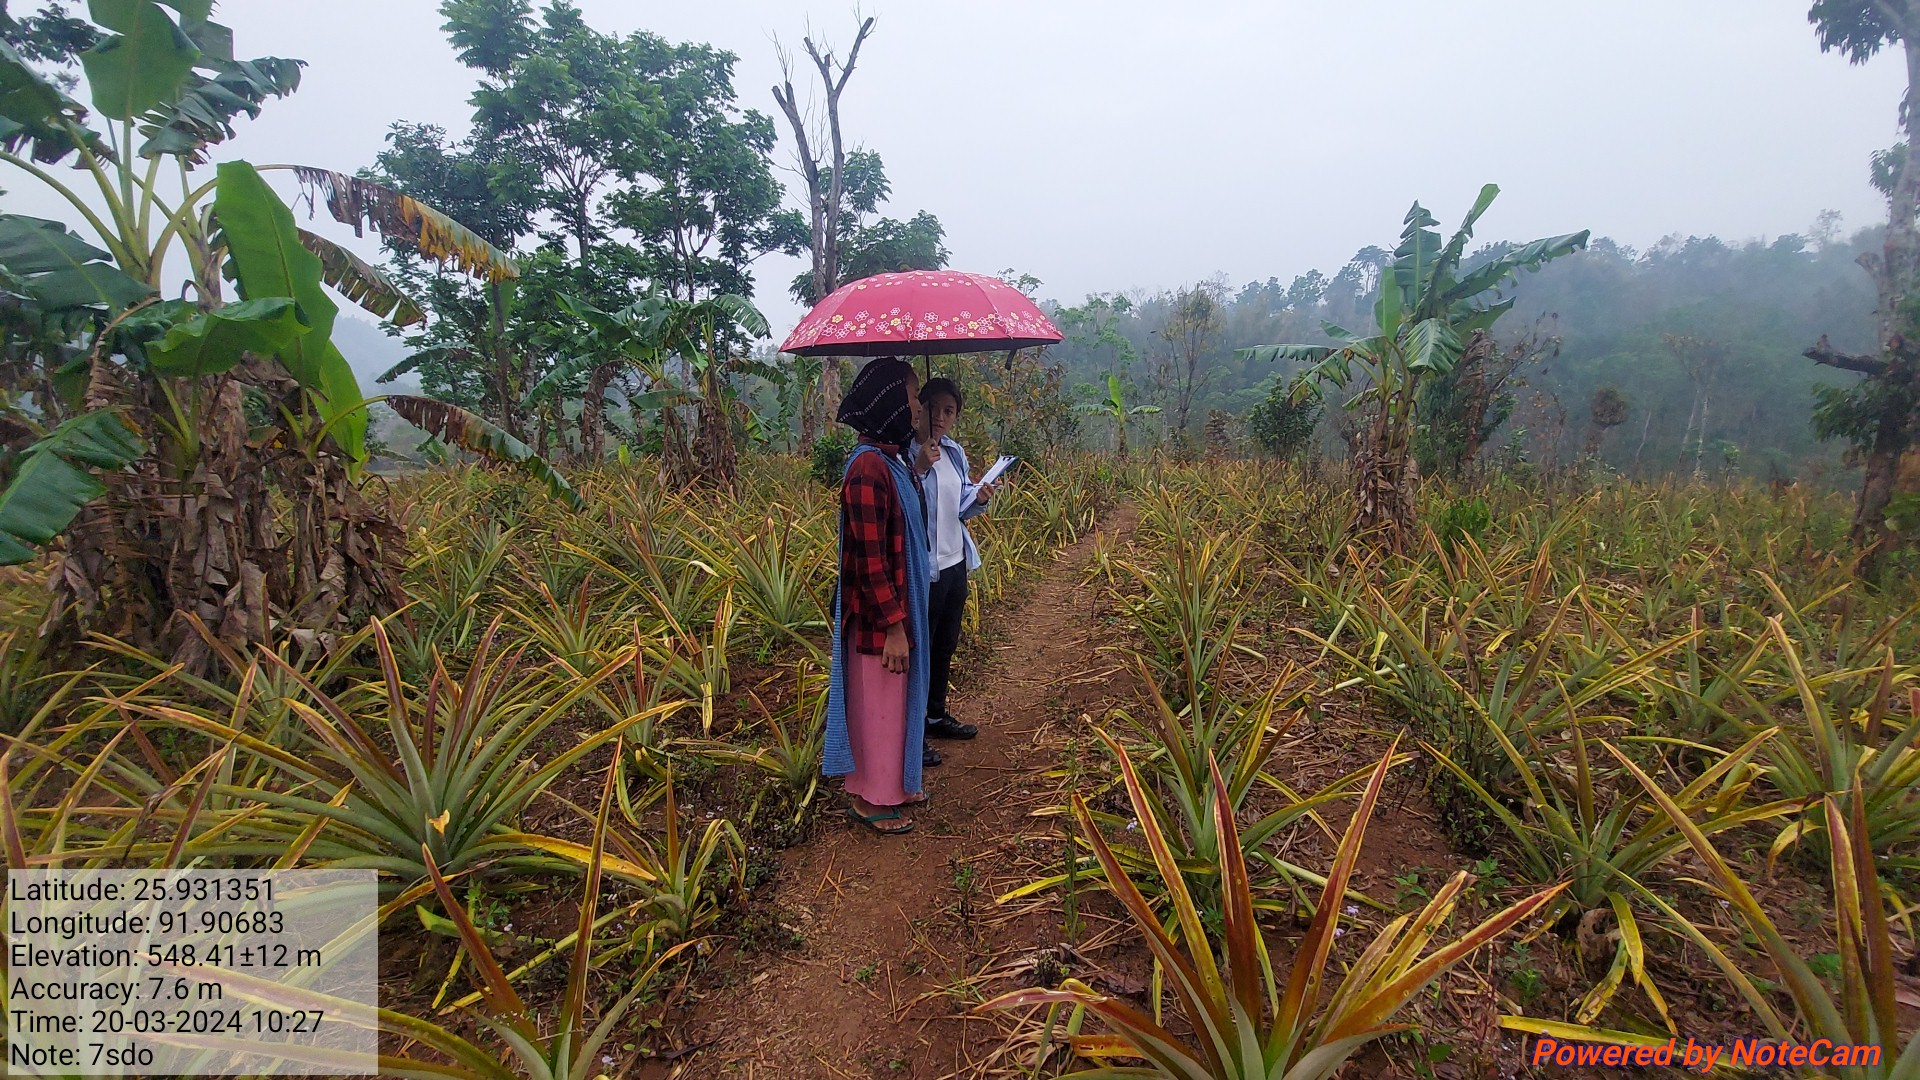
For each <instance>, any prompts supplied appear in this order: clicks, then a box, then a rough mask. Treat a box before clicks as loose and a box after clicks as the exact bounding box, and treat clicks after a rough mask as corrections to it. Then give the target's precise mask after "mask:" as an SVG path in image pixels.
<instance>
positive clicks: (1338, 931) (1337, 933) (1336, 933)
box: [1333, 926, 1347, 937]
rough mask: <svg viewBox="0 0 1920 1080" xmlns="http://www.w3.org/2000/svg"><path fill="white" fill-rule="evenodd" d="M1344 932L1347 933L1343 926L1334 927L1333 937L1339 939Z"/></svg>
mask: <svg viewBox="0 0 1920 1080" xmlns="http://www.w3.org/2000/svg"><path fill="white" fill-rule="evenodd" d="M1346 932H1347V928H1346V927H1344V926H1336V927H1334V928H1333V936H1334V937H1339V936H1340V935H1341V934H1344V933H1346Z"/></svg>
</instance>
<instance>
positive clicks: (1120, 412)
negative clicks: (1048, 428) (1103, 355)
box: [1080, 375, 1160, 460]
mask: <svg viewBox="0 0 1920 1080" xmlns="http://www.w3.org/2000/svg"><path fill="white" fill-rule="evenodd" d="M1080 408H1081V410H1082V411H1084V412H1088V413H1091V414H1093V415H1095V416H1104V417H1106V418H1107V419H1108V420H1109V421H1111V422H1112V423H1113V445H1114V451H1115V452H1116V453H1118V454H1119V455H1120V457H1121V458H1122V459H1123V460H1124V459H1125V458H1126V456H1127V424H1128V422H1129V421H1131V420H1133V419H1135V418H1137V417H1141V416H1153V415H1156V414H1157V413H1159V411H1160V406H1158V405H1131V406H1130V405H1128V404H1127V394H1126V391H1125V389H1123V388H1122V387H1121V385H1120V376H1118V375H1108V376H1107V396H1106V399H1105V400H1103V401H1096V402H1092V403H1091V404H1087V405H1082V406H1080Z"/></svg>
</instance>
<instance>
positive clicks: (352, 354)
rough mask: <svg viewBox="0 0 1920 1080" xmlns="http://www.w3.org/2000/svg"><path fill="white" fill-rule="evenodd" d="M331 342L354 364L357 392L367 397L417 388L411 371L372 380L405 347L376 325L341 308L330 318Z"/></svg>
mask: <svg viewBox="0 0 1920 1080" xmlns="http://www.w3.org/2000/svg"><path fill="white" fill-rule="evenodd" d="M333 343H334V344H335V345H337V346H339V348H340V355H342V356H344V357H346V358H347V363H349V364H351V365H353V374H354V376H355V377H356V378H358V379H359V380H360V392H361V393H363V394H365V395H367V396H368V397H373V396H374V395H376V394H417V393H419V392H420V380H419V379H417V378H415V377H414V376H413V374H412V373H411V372H409V373H408V374H405V375H402V376H400V377H399V378H397V379H395V380H393V381H392V382H390V383H384V384H383V383H377V382H374V380H375V379H377V378H379V377H380V376H381V375H382V374H384V373H385V372H386V371H387V370H388V369H389V368H391V367H393V365H395V364H397V363H399V362H400V361H402V360H404V359H406V356H407V347H406V346H405V345H402V344H401V343H400V339H399V338H396V337H389V336H388V335H387V332H386V331H385V330H383V329H381V328H380V327H379V326H378V325H376V324H374V323H371V322H368V321H366V320H365V319H360V318H356V317H355V316H353V315H351V314H349V313H348V312H347V311H346V310H344V309H343V310H342V311H341V312H340V317H339V318H337V319H335V320H334V322H333Z"/></svg>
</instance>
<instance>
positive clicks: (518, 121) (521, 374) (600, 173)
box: [376, 0, 805, 459]
mask: <svg viewBox="0 0 1920 1080" xmlns="http://www.w3.org/2000/svg"><path fill="white" fill-rule="evenodd" d="M441 13H442V15H443V16H444V17H445V20H446V21H445V23H444V28H445V30H446V33H447V35H448V38H449V40H450V41H451V42H452V43H453V45H454V47H455V49H456V51H457V55H458V56H459V57H460V59H461V61H462V62H463V63H465V64H467V65H468V66H470V67H472V68H473V69H475V70H476V71H477V72H479V73H480V81H479V85H478V87H477V88H476V90H475V91H474V94H473V97H472V99H471V100H472V104H473V106H474V125H473V132H472V134H471V135H470V136H468V137H467V138H466V139H464V140H461V141H460V142H458V143H452V142H449V141H448V140H447V139H446V137H445V135H444V133H443V132H440V131H438V130H437V129H433V128H427V127H422V126H419V125H404V124H403V125H396V127H395V130H394V136H393V138H392V140H391V145H390V147H389V149H388V150H387V151H386V152H384V153H383V154H382V155H381V157H380V159H379V161H378V163H377V170H376V175H378V176H380V177H382V178H384V179H386V180H388V181H390V182H391V183H393V184H394V185H395V186H397V187H399V188H400V189H401V190H404V191H409V192H416V193H419V194H420V195H421V197H423V198H426V197H431V196H432V195H435V194H443V195H444V196H445V197H447V198H448V199H449V200H450V201H452V202H455V203H457V204H461V205H466V206H471V207H472V208H473V209H474V211H475V216H476V217H477V218H479V219H481V220H483V221H486V222H488V223H489V224H490V225H492V226H494V228H495V230H496V231H494V232H493V233H492V234H491V235H490V238H492V239H495V240H496V242H503V243H505V244H507V245H512V246H514V247H519V248H522V249H525V248H528V247H532V248H534V249H536V250H539V251H544V252H549V253H558V254H559V255H561V256H562V257H563V258H564V260H565V264H566V266H567V268H568V273H567V274H565V275H556V274H550V273H533V274H529V275H528V277H527V278H526V279H524V280H523V281H522V282H521V283H520V286H519V288H518V290H517V292H516V293H515V294H513V295H507V294H506V293H505V292H504V291H503V290H501V289H500V288H498V287H496V286H494V285H489V286H487V287H485V288H483V289H480V290H469V289H465V288H462V287H456V288H454V289H453V290H451V291H450V290H449V289H448V288H446V287H440V288H429V289H427V290H426V296H427V299H428V301H429V304H430V306H432V307H434V308H435V309H436V310H442V309H444V310H445V311H446V312H447V315H448V318H447V319H445V320H442V321H441V323H440V325H437V326H433V327H429V328H428V329H427V330H426V331H425V332H424V333H422V334H420V335H418V336H417V338H416V340H415V341H413V342H412V344H413V345H414V347H415V350H416V352H415V356H417V357H419V366H420V369H421V371H422V373H423V384H428V385H429V386H430V388H431V387H432V385H434V384H437V385H443V386H446V387H448V388H449V390H451V387H452V386H453V385H454V384H455V383H457V382H466V383H469V384H477V385H480V386H484V390H483V391H482V392H481V394H480V396H481V397H483V398H484V399H485V408H486V410H487V415H489V416H491V417H494V418H495V419H496V421H497V422H498V423H499V425H500V426H501V427H502V428H504V429H506V430H507V431H508V432H510V433H513V434H516V435H519V434H522V433H523V428H526V427H529V426H531V427H534V428H537V431H535V433H534V436H533V437H534V438H535V439H536V441H538V442H540V443H541V444H542V445H544V442H545V440H546V438H547V434H548V429H549V427H551V426H552V425H553V423H554V422H557V421H559V420H561V419H562V417H563V416H564V415H565V412H566V410H563V409H562V408H560V407H559V404H558V403H560V402H562V401H564V400H574V401H577V402H579V406H580V407H579V409H578V411H577V418H578V437H577V439H575V440H569V441H571V442H572V443H573V444H574V445H576V446H577V447H578V449H579V450H580V452H581V453H583V454H584V455H585V456H586V457H588V458H589V459H593V458H597V457H599V456H601V455H602V454H603V453H604V444H605V439H604V433H605V419H604V417H605V401H606V398H607V396H608V394H610V393H615V392H618V391H620V390H622V389H628V390H634V389H636V388H635V387H633V386H631V385H623V381H624V380H626V379H627V378H628V371H629V368H627V367H626V366H625V365H623V363H622V362H621V358H620V357H619V356H617V355H612V354H609V355H607V356H604V357H601V358H600V362H599V363H597V364H589V365H588V366H587V367H586V369H585V370H584V371H583V372H580V374H579V375H578V381H579V383H580V384H581V385H580V386H578V387H576V388H575V389H576V391H577V392H576V393H574V394H572V395H571V396H570V398H562V397H558V396H550V397H547V398H545V399H543V400H544V404H543V406H542V408H543V410H544V412H543V413H542V415H543V416H544V417H545V419H540V418H536V417H528V416H524V415H522V410H523V408H524V407H525V406H524V403H525V401H526V390H527V387H529V386H530V385H532V384H534V383H537V382H539V381H540V380H541V379H543V378H545V375H546V373H547V372H548V371H549V370H551V369H553V368H555V367H556V366H559V365H566V366H567V369H568V370H569V371H578V370H579V368H578V365H577V364H575V363H574V362H575V361H577V360H579V359H580V357H578V356H576V355H574V354H572V353H571V352H569V351H568V349H569V348H570V347H571V346H573V345H576V344H578V343H579V342H580V341H583V340H592V339H591V336H590V335H586V336H583V334H584V328H583V327H576V328H575V329H576V330H580V331H582V333H572V332H566V331H564V328H560V327H556V326H555V325H554V324H553V321H552V320H553V319H555V318H558V319H567V318H570V316H568V315H566V313H565V310H564V309H563V308H562V307H560V305H559V302H560V298H561V297H563V296H564V297H571V298H573V299H576V300H579V301H581V302H583V303H586V304H588V305H590V306H593V307H595V308H599V309H606V310H614V309H617V308H620V307H622V306H624V305H625V304H627V303H628V302H629V301H630V300H631V298H632V297H633V296H635V295H637V294H645V293H651V292H659V293H663V294H666V295H672V296H678V297H680V298H682V299H685V300H687V301H689V302H691V301H695V300H698V299H701V298H704V297H709V296H715V295H722V294H729V293H742V294H744V293H750V292H751V291H752V285H753V281H752V273H751V267H752V264H753V262H754V261H755V260H756V259H758V258H759V257H761V256H762V255H764V254H766V253H768V252H770V251H787V252H794V251H798V250H799V248H800V247H801V246H802V245H803V244H804V241H805V230H804V227H803V225H802V223H801V222H800V220H799V217H798V215H797V214H793V213H791V212H783V211H781V209H780V200H781V189H780V186H779V184H778V182H777V181H776V180H775V178H774V175H773V171H772V166H771V163H770V161H769V154H770V153H771V152H772V149H773V144H774V142H775V134H774V128H773V123H772V121H771V119H769V118H768V117H766V116H764V115H762V114H760V113H758V112H755V111H753V110H742V109H740V108H739V106H738V102H737V98H736V95H735V92H734V88H733V65H734V60H735V58H734V57H733V56H732V54H730V53H727V52H724V51H721V50H718V49H714V48H712V47H710V46H707V45H699V44H676V43H672V42H668V41H666V40H665V39H663V38H661V37H659V36H657V35H654V34H648V33H645V32H639V33H634V34H629V35H626V36H620V35H615V34H608V33H604V32H601V31H598V30H596V29H594V28H593V27H591V26H589V25H588V24H587V22H586V20H585V17H584V16H583V14H582V13H581V11H580V9H579V8H578V7H577V6H576V5H574V4H572V3H568V2H566V0H551V2H549V3H547V4H546V5H545V6H543V7H541V8H540V9H539V10H538V11H537V12H536V11H535V9H534V7H533V5H532V4H531V3H530V2H528V0H446V2H444V3H443V4H442V5H441ZM534 261H535V263H536V265H537V266H540V267H544V268H548V269H552V268H554V266H555V264H552V263H551V262H550V261H548V260H546V259H544V258H543V259H538V260H534ZM478 309H483V310H478ZM516 321H518V322H520V323H522V324H524V325H515V323H516ZM555 331H561V332H555ZM461 364H473V365H477V366H480V367H483V368H484V369H486V373H487V374H486V377H485V378H483V379H477V380H476V379H470V378H467V379H461V378H455V377H453V376H454V374H455V373H454V372H453V371H452V366H454V365H461ZM433 392H438V390H437V389H435V390H434V391H433ZM556 434H557V435H560V436H561V437H562V438H563V439H564V434H563V433H560V432H556Z"/></svg>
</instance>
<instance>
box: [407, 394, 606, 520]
mask: <svg viewBox="0 0 1920 1080" xmlns="http://www.w3.org/2000/svg"><path fill="white" fill-rule="evenodd" d="M386 401H387V407H388V408H390V409H392V410H393V411H394V412H396V413H398V414H399V415H400V418H401V419H402V420H405V421H406V422H407V423H409V424H412V425H413V426H414V427H417V428H419V429H421V430H422V431H425V432H427V433H429V434H431V435H433V436H434V437H436V438H438V439H439V440H440V441H441V442H445V443H449V444H451V445H454V446H458V447H459V448H461V449H462V450H466V451H469V452H471V453H475V454H479V455H480V456H482V457H485V458H489V459H491V460H493V461H499V462H504V463H507V464H512V465H518V466H520V467H521V468H523V469H525V470H526V471H527V472H528V473H530V474H531V475H532V476H534V477H535V478H536V479H539V480H540V481H542V482H544V483H545V484H546V485H547V492H548V493H549V494H551V495H552V496H553V497H554V498H556V499H559V500H560V501H561V502H564V503H566V504H567V505H568V506H570V507H572V508H574V509H575V510H581V509H585V507H586V505H587V504H586V501H585V500H583V499H581V498H580V493H579V492H577V491H575V490H573V485H572V484H569V483H567V478H566V477H564V476H561V475H560V473H559V471H558V470H556V469H555V468H554V467H553V466H552V465H550V464H548V463H547V461H546V459H545V458H542V457H541V456H540V455H538V454H536V453H534V452H533V450H532V448H530V447H528V446H527V444H526V443H523V442H521V441H520V440H519V439H516V438H514V437H513V436H512V435H509V434H507V432H506V431H505V430H503V429H501V428H498V427H495V426H494V425H492V424H490V423H488V422H486V421H485V420H483V419H481V418H480V417H478V416H475V415H473V414H472V413H470V412H468V411H467V410H465V409H463V408H461V407H460V406H458V405H449V404H448V403H446V402H444V401H435V400H434V399H432V398H424V397H414V396H412V395H409V394H391V395H388V397H387V399H386Z"/></svg>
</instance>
